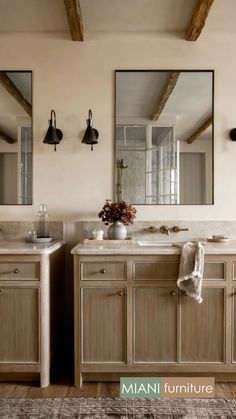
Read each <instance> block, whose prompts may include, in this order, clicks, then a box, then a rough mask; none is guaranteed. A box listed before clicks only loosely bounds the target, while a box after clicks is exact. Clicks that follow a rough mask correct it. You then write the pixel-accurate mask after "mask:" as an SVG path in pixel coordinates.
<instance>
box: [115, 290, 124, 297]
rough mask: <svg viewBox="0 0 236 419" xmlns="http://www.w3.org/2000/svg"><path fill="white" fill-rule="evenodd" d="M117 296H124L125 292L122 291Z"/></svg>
mask: <svg viewBox="0 0 236 419" xmlns="http://www.w3.org/2000/svg"><path fill="white" fill-rule="evenodd" d="M117 295H119V296H120V297H122V296H123V295H125V292H124V291H122V290H121V291H118V293H117Z"/></svg>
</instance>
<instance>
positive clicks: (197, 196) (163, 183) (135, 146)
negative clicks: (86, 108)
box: [114, 70, 214, 205]
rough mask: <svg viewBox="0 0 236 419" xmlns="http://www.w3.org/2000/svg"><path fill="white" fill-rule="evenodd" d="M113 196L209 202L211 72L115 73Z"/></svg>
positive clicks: (151, 202) (137, 201)
mask: <svg viewBox="0 0 236 419" xmlns="http://www.w3.org/2000/svg"><path fill="white" fill-rule="evenodd" d="M115 90H116V99H115V176H114V178H115V199H116V200H123V199H125V200H127V201H129V202H131V203H133V204H135V205H138V204H140V205H166V204H168V205H178V204H180V205H211V204H213V203H214V196H213V190H214V176H213V172H214V170H213V166H214V162H213V157H214V152H213V150H214V135H213V134H214V71H212V70H117V71H116V72H115Z"/></svg>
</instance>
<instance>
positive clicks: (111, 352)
mask: <svg viewBox="0 0 236 419" xmlns="http://www.w3.org/2000/svg"><path fill="white" fill-rule="evenodd" d="M81 310H82V313H81V314H82V316H81V318H82V342H81V344H82V362H121V363H124V362H126V296H125V290H124V289H123V288H117V287H96V288H86V287H85V288H82V289H81Z"/></svg>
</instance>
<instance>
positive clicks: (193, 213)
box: [0, 34, 236, 221]
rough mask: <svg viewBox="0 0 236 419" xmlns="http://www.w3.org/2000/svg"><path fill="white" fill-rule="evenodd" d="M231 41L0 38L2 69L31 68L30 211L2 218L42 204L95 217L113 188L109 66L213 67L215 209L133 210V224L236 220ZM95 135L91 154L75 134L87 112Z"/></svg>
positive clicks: (62, 215)
mask: <svg viewBox="0 0 236 419" xmlns="http://www.w3.org/2000/svg"><path fill="white" fill-rule="evenodd" d="M235 45H236V35H234V36H232V34H227V35H223V34H219V35H215V34H207V35H206V34H203V35H202V36H201V37H200V39H199V40H198V41H197V42H196V43H191V42H186V41H185V40H184V39H183V38H181V37H180V35H174V34H173V35H169V36H168V37H167V36H164V35H162V34H159V35H157V34H153V35H122V36H121V35H120V36H118V35H117V36H114V35H97V34H96V35H95V34H93V35H91V36H90V37H89V38H88V40H87V42H85V43H79V42H72V41H71V40H69V35H68V34H57V35H36V34H32V35H31V36H28V35H27V37H26V36H24V35H14V36H10V35H9V36H6V35H1V36H0V57H1V70H3V69H7V70H13V69H16V70H18V69H27V70H28V69H29V70H33V107H34V108H33V109H34V193H33V200H34V205H33V206H30V207H17V206H11V207H8V206H5V207H4V206H1V207H0V220H15V219H17V220H20V219H22V220H23V219H34V218H35V217H36V213H37V209H38V206H39V204H40V203H44V202H45V203H47V204H48V207H49V212H50V215H51V218H52V219H55V220H56V219H65V220H68V221H70V220H78V219H85V218H86V219H87V218H95V219H96V217H97V212H98V210H99V209H100V207H101V206H102V205H103V202H104V200H105V199H106V198H109V197H111V196H112V191H113V141H114V138H113V119H114V106H113V105H114V70H115V69H181V68H184V69H214V70H215V205H214V206H196V207H195V206H193V207H192V206H178V207H168V206H167V207H166V206H164V207H156V206H139V207H138V219H140V220H148V219H157V220H158V219H169V220H171V219H178V220H181V219H182V220H194V219H196V220H198V219H201V220H204V219H206V220H207V219H208V220H212V219H215V220H217V219H218V220H219V219H236V194H235V189H236V188H235V179H236V144H235V143H233V142H231V141H229V140H228V130H229V129H230V128H232V127H234V126H236V83H235V70H236V48H235ZM51 108H54V109H55V110H56V113H57V123H58V124H57V125H58V127H59V128H61V129H62V130H63V131H64V139H63V140H62V143H61V145H59V146H58V150H57V152H56V153H54V151H53V147H50V146H48V145H45V144H43V143H42V139H43V136H44V134H45V131H46V129H47V121H48V118H49V111H50V109H51ZM89 108H91V109H92V111H93V116H94V126H95V127H96V128H97V129H98V130H99V132H100V137H99V144H98V145H97V146H95V147H94V151H93V152H91V151H90V148H89V147H88V146H85V145H83V144H81V138H80V137H79V135H80V132H81V130H83V129H84V128H85V120H86V117H87V113H88V109H89Z"/></svg>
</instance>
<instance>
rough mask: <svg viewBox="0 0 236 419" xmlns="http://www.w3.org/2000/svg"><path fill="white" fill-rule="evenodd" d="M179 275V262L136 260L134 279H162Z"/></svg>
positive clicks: (175, 277)
mask: <svg viewBox="0 0 236 419" xmlns="http://www.w3.org/2000/svg"><path fill="white" fill-rule="evenodd" d="M178 275H179V262H178V261H177V262H171V261H166V262H135V263H134V279H139V280H142V279H143V280H145V279H149V280H155V279H158V280H161V279H177V278H178Z"/></svg>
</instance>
